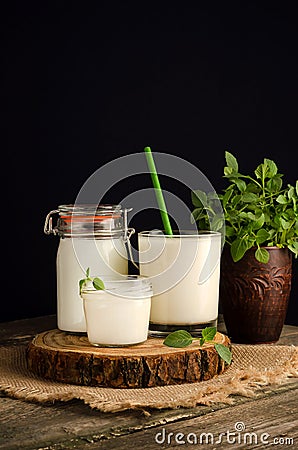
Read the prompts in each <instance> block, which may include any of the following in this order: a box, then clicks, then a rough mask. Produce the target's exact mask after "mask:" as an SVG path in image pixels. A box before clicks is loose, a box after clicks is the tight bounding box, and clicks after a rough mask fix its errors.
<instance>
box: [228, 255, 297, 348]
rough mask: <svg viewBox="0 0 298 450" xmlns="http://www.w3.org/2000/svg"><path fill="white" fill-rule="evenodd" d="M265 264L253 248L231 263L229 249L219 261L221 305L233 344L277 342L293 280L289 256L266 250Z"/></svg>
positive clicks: (290, 257)
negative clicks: (256, 256) (258, 259)
mask: <svg viewBox="0 0 298 450" xmlns="http://www.w3.org/2000/svg"><path fill="white" fill-rule="evenodd" d="M265 248H266V249H267V250H268V252H269V255H270V258H269V261H268V263H266V264H264V263H260V262H258V261H257V260H256V259H255V256H254V253H255V249H254V248H252V249H250V250H248V251H247V252H246V254H245V255H244V257H243V258H242V259H241V260H240V261H238V262H236V263H235V262H234V261H233V260H232V257H231V255H230V248H229V247H225V248H224V251H223V254H222V258H221V278H220V305H221V308H222V312H223V316H224V320H225V324H226V327H227V332H228V335H229V337H230V338H231V340H232V342H238V343H246V344H256V343H270V342H276V341H277V340H278V339H279V337H280V334H281V331H282V327H283V325H284V321H285V317H286V313H287V307H288V301H289V296H290V290H291V279H292V254H291V252H290V251H289V250H288V249H286V248H282V249H281V248H278V247H265Z"/></svg>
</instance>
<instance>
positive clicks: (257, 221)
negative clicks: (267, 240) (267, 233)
mask: <svg viewBox="0 0 298 450" xmlns="http://www.w3.org/2000/svg"><path fill="white" fill-rule="evenodd" d="M264 222H265V215H264V214H263V213H262V214H261V215H260V216H259V217H258V218H256V219H255V220H254V221H253V223H252V229H253V230H257V229H259V228H261V227H262V226H263V225H264Z"/></svg>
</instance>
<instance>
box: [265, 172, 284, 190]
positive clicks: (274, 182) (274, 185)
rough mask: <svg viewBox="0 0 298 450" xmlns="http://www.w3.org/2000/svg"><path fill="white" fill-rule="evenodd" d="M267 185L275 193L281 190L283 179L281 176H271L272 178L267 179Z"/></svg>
mask: <svg viewBox="0 0 298 450" xmlns="http://www.w3.org/2000/svg"><path fill="white" fill-rule="evenodd" d="M266 187H267V189H268V191H269V192H271V193H274V192H278V191H280V189H281V187H282V179H281V177H280V176H276V177H273V178H270V180H268V181H267V183H266Z"/></svg>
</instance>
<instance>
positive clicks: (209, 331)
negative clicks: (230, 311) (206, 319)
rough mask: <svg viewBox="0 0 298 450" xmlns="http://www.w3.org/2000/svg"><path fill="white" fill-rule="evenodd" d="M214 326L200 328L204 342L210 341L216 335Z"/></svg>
mask: <svg viewBox="0 0 298 450" xmlns="http://www.w3.org/2000/svg"><path fill="white" fill-rule="evenodd" d="M216 331H217V330H216V327H206V328H204V329H203V330H202V338H203V339H204V342H207V341H212V340H213V339H214V336H215V335H216Z"/></svg>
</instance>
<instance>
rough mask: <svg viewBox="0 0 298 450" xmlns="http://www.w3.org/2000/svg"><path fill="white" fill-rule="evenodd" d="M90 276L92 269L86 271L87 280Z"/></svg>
mask: <svg viewBox="0 0 298 450" xmlns="http://www.w3.org/2000/svg"><path fill="white" fill-rule="evenodd" d="M89 275H90V267H88V268H87V269H86V278H89Z"/></svg>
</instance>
